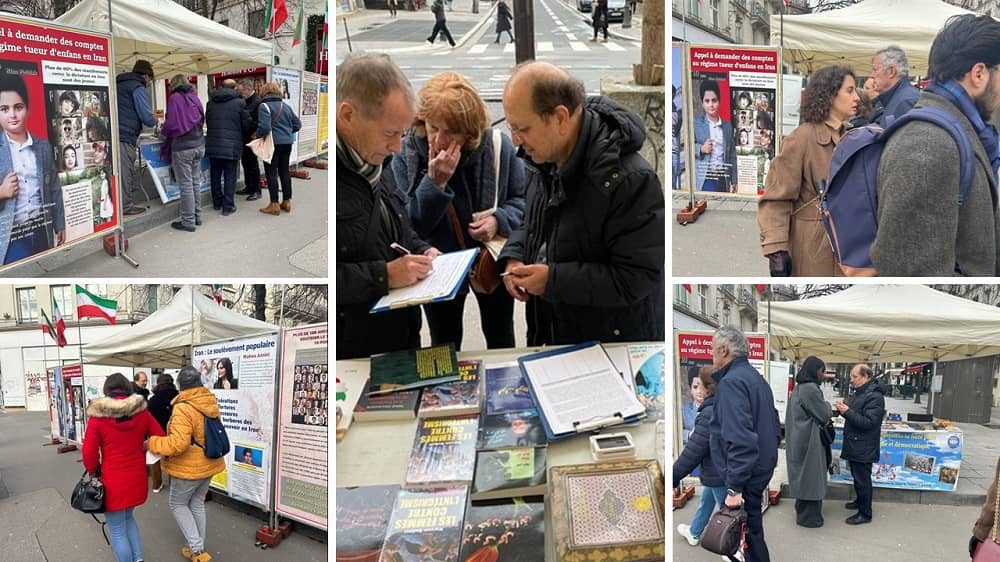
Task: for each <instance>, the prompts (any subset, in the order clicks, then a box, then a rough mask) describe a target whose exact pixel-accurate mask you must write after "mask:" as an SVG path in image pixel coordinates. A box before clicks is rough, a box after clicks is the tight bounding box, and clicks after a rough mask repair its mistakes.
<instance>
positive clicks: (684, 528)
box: [673, 366, 726, 546]
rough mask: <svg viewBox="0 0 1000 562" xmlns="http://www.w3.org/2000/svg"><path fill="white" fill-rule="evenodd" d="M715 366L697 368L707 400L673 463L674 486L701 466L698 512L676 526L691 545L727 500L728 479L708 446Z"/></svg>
mask: <svg viewBox="0 0 1000 562" xmlns="http://www.w3.org/2000/svg"><path fill="white" fill-rule="evenodd" d="M713 371H714V369H712V367H708V366H706V367H701V368H700V369H699V370H698V381H699V382H700V384H701V386H702V388H704V389H705V391H704V392H705V399H704V400H703V401H702V403H701V406H700V407H699V408H698V418H697V419H696V420H695V425H694V431H692V432H691V437H690V438H689V439H688V440H687V444H686V445H684V450H683V451H681V456H680V457H678V458H677V461H676V462H674V470H673V482H674V488H677V487H679V486H680V484H681V479H683V478H684V477H685V476H687V475H688V474H691V473H692V472H694V470H695V469H696V468H699V467H700V468H701V472H700V474H699V475H698V478H699V479H700V480H701V484H702V489H701V503H700V504H699V505H698V510H697V511H695V513H694V517H693V518H692V519H691V524H690V525H685V524H683V523H682V524H680V525H677V533H678V534H680V535H681V536H682V537H684V538H685V539H687V542H688V544H690V545H691V546H695V545H697V544H698V542H699V541H701V533H702V532H703V531H704V530H705V525H707V524H708V519H709V518H710V517H711V516H712V513H713V512H714V511H715V510H716V508H717V507H718V506H719V505H720V504H722V502H724V501H725V499H726V482H725V479H724V478H723V477H722V474H721V473H720V472H719V469H718V468H717V467H716V465H715V462H714V461H713V460H712V451H711V447H710V446H709V424H710V423H711V422H712V416H713V415H714V413H715V379H713V378H712V372H713Z"/></svg>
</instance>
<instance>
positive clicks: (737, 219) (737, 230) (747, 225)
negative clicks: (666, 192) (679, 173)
mask: <svg viewBox="0 0 1000 562" xmlns="http://www.w3.org/2000/svg"><path fill="white" fill-rule="evenodd" d="M672 195H673V197H672V212H671V214H670V217H669V219H670V224H671V227H670V230H671V236H672V239H673V240H672V243H671V248H672V251H671V255H672V258H673V267H672V269H673V274H674V276H676V277H701V276H706V277H732V276H740V277H767V276H768V275H769V271H768V266H767V260H766V259H764V257H763V256H762V255H761V253H760V242H759V241H760V230H759V229H758V227H757V198H756V197H748V196H719V195H712V194H707V193H698V194H697V200H699V201H702V200H704V201H707V202H708V210H707V211H705V212H704V213H703V214H702V215H701V216H700V217H698V220H697V221H696V222H694V223H691V224H688V225H681V224H680V223H678V222H677V218H676V217H677V212H678V211H680V210H681V209H683V208H684V207H685V206H686V205H687V204H688V202H689V201H690V196H689V195H688V193H687V192H686V191H685V192H683V193H679V192H676V191H675V192H673V194H672Z"/></svg>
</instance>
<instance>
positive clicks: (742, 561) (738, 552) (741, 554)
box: [722, 550, 746, 562]
mask: <svg viewBox="0 0 1000 562" xmlns="http://www.w3.org/2000/svg"><path fill="white" fill-rule="evenodd" d="M733 558H735V559H737V560H739V561H740V562H744V561H745V560H746V558H743V553H742V552H740V551H738V550H737V551H736V554H734V555H733ZM722 559H723V560H725V561H726V562H730V561H729V557H728V556H726V555H725V554H723V555H722Z"/></svg>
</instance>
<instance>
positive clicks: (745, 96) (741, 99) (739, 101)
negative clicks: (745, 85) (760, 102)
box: [736, 92, 753, 109]
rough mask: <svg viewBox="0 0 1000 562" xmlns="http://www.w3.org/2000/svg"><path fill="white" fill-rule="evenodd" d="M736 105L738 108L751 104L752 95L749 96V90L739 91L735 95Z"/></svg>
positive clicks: (747, 106) (746, 107)
mask: <svg viewBox="0 0 1000 562" xmlns="http://www.w3.org/2000/svg"><path fill="white" fill-rule="evenodd" d="M736 105H738V106H739V108H740V109H750V106H751V105H753V97H751V96H750V92H740V94H739V95H738V96H737V97H736Z"/></svg>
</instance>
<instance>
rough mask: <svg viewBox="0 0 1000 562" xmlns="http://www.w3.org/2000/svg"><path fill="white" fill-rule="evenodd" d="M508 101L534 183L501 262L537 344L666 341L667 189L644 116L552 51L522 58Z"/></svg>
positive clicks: (512, 128) (531, 342)
mask: <svg viewBox="0 0 1000 562" xmlns="http://www.w3.org/2000/svg"><path fill="white" fill-rule="evenodd" d="M503 108H504V113H505V117H506V119H507V123H508V125H509V126H510V132H511V138H512V140H513V141H514V144H515V145H518V146H519V149H518V156H520V157H521V158H523V159H524V161H525V168H526V172H527V182H528V184H527V189H526V193H527V200H526V203H527V204H526V208H525V220H524V225H523V226H522V227H521V228H520V229H519V230H516V231H514V232H513V233H511V236H510V238H509V239H508V241H507V244H506V246H504V249H503V251H502V252H501V253H500V257H499V259H498V266H499V267H500V269H502V270H503V271H505V272H506V273H507V275H506V276H505V277H504V278H503V279H504V286H505V287H506V289H507V291H508V292H509V293H510V294H511V295H513V297H514V298H516V299H518V300H520V301H524V302H527V316H528V345H542V344H569V343H577V342H582V341H588V340H598V341H604V342H608V341H644V340H662V339H663V337H664V322H663V318H664V286H663V283H664V276H663V267H664V266H663V264H664V203H663V191H662V188H661V186H660V181H659V179H658V178H657V177H656V173H655V172H654V170H653V168H652V167H651V166H650V165H649V163H648V162H646V160H645V159H643V158H642V156H640V155H639V152H638V151H639V149H640V148H641V147H642V145H643V142H644V141H645V138H646V131H645V129H644V127H643V124H642V121H641V120H640V119H639V117H638V116H637V115H636V114H635V113H633V112H631V111H629V110H628V109H626V108H624V107H622V106H620V105H618V104H617V103H615V102H613V101H611V100H610V99H608V98H605V97H603V96H596V97H591V98H589V99H588V98H586V95H585V92H584V88H583V84H582V83H581V82H580V81H579V80H576V79H575V78H573V77H572V76H570V75H569V74H568V73H567V72H566V71H564V70H562V69H561V68H558V67H556V66H555V65H552V64H550V63H546V62H534V61H532V62H527V63H522V64H520V65H518V66H517V67H515V68H514V71H513V73H512V74H511V77H510V79H509V80H508V82H507V85H506V87H505V88H504V93H503Z"/></svg>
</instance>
